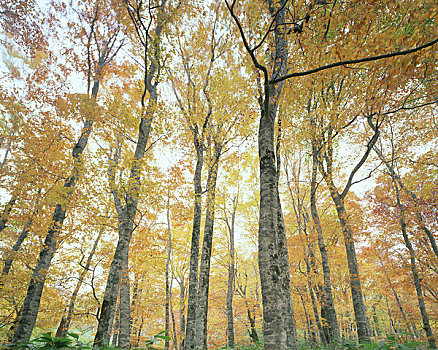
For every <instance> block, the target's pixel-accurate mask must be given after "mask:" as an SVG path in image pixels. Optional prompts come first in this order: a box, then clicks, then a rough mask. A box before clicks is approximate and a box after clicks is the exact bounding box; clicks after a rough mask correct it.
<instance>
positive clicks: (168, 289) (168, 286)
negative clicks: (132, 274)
mask: <svg viewBox="0 0 438 350" xmlns="http://www.w3.org/2000/svg"><path fill="white" fill-rule="evenodd" d="M166 218H167V239H168V243H167V258H166V271H165V278H166V305H165V329H166V336H167V337H169V334H170V303H171V300H170V295H171V287H172V286H171V281H170V279H169V270H170V263H171V254H172V233H171V231H170V187H169V188H168V190H167V210H166ZM169 346H170V341H169V339H166V340H165V344H164V349H166V350H169ZM175 350H176V348H175Z"/></svg>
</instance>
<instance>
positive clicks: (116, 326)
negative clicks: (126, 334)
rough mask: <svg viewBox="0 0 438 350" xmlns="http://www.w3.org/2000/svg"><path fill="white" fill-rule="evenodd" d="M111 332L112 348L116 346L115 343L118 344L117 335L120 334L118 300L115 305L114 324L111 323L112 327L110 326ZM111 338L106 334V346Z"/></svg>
mask: <svg viewBox="0 0 438 350" xmlns="http://www.w3.org/2000/svg"><path fill="white" fill-rule="evenodd" d="M112 328H113V330H112V340H111V345H112V346H113V347H116V346H117V343H118V342H119V334H120V300H119V302H118V303H117V306H116V311H115V314H114V322H113V326H112ZM110 337H111V333H109V334H108V337H107V338H108V344H109V339H110Z"/></svg>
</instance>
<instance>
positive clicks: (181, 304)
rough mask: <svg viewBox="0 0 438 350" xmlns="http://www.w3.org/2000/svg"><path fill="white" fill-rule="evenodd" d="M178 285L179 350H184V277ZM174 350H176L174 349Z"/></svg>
mask: <svg viewBox="0 0 438 350" xmlns="http://www.w3.org/2000/svg"><path fill="white" fill-rule="evenodd" d="M178 283H179V315H180V320H179V322H180V323H179V334H180V335H181V342H180V343H179V350H183V349H184V334H185V333H186V320H185V316H184V311H185V307H186V303H185V298H186V288H185V284H184V276H182V277H181V281H178ZM175 350H176V349H175Z"/></svg>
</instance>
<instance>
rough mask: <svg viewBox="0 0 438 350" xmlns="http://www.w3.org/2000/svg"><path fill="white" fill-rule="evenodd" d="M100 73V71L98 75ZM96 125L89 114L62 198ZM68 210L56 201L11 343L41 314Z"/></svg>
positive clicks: (23, 339)
mask: <svg viewBox="0 0 438 350" xmlns="http://www.w3.org/2000/svg"><path fill="white" fill-rule="evenodd" d="M98 76H99V75H98ZM98 90H99V80H98V79H96V80H95V81H94V85H93V89H92V94H91V101H92V102H93V104H94V103H95V100H96V97H97V92H98ZM92 126H93V116H89V117H87V119H86V120H85V123H84V127H83V129H82V133H81V136H80V138H79V140H78V142H77V143H76V145H75V146H74V148H73V150H72V158H73V159H74V168H73V171H72V174H71V175H70V177H68V178H67V179H66V181H65V183H64V186H63V188H64V189H65V191H66V193H65V195H64V199H63V202H64V203H68V202H69V200H70V198H71V197H72V195H73V192H74V189H75V187H76V183H77V181H78V180H79V178H80V168H81V166H82V161H81V156H82V153H83V151H84V150H85V148H86V146H87V143H88V138H89V136H90V133H91V128H92ZM66 213H67V207H66V206H65V205H63V204H61V203H58V204H56V206H55V211H54V212H53V216H52V223H51V225H50V228H49V231H48V233H47V236H46V238H45V240H44V246H43V249H42V250H41V252H40V255H39V258H38V261H37V264H36V266H35V268H34V269H33V273H32V277H31V280H30V283H29V287H28V289H27V293H26V298H25V299H24V304H23V311H22V314H21V318H20V321H19V323H18V326H17V330H16V331H15V334H14V338H13V339H12V343H13V344H16V343H19V342H26V341H28V340H29V339H30V336H31V334H32V330H33V327H34V326H35V322H36V319H37V316H38V310H39V306H40V301H41V295H42V293H43V288H44V282H45V280H46V276H47V273H48V270H49V267H50V265H51V262H52V258H53V256H54V254H55V251H56V246H57V242H58V235H59V233H60V232H61V229H62V225H63V223H64V219H65V216H66Z"/></svg>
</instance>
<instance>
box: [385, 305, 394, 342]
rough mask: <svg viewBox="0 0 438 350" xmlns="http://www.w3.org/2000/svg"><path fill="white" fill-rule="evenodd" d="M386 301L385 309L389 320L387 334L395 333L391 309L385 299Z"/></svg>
mask: <svg viewBox="0 0 438 350" xmlns="http://www.w3.org/2000/svg"><path fill="white" fill-rule="evenodd" d="M385 299H386V309H387V310H388V318H389V334H392V333H393V332H394V333H397V329H396V328H395V325H394V320H393V319H392V313H391V309H390V307H389V303H388V297H385Z"/></svg>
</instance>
